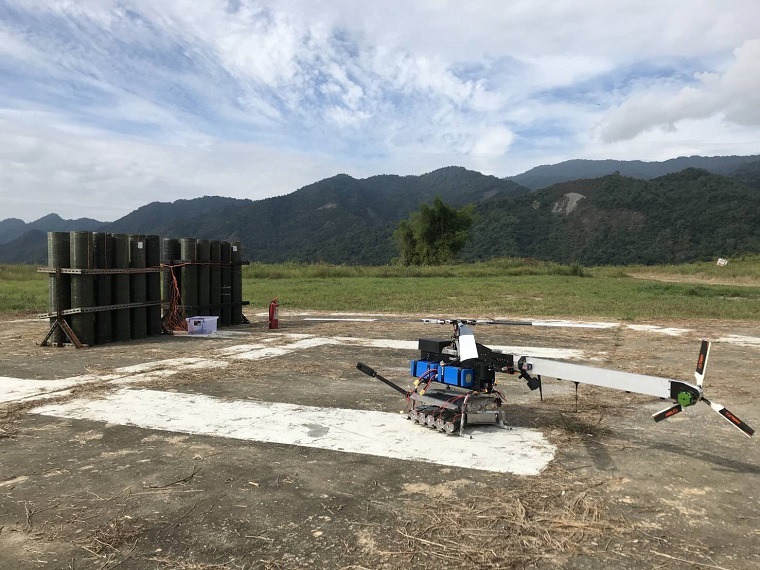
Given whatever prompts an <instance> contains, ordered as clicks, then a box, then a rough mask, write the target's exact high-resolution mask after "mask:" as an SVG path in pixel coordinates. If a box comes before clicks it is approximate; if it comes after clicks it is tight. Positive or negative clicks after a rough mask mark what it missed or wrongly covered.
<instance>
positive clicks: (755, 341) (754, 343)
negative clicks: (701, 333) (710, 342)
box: [715, 334, 760, 348]
mask: <svg viewBox="0 0 760 570" xmlns="http://www.w3.org/2000/svg"><path fill="white" fill-rule="evenodd" d="M715 342H725V343H727V344H733V345H736V346H743V347H746V348H760V338H758V337H756V336H742V335H738V334H730V335H728V336H724V337H721V338H719V339H717V340H716V341H715Z"/></svg>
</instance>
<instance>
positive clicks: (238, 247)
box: [231, 241, 243, 325]
mask: <svg viewBox="0 0 760 570" xmlns="http://www.w3.org/2000/svg"><path fill="white" fill-rule="evenodd" d="M231 245H232V247H231V249H232V255H231V256H232V324H233V325H239V324H241V323H242V322H243V266H242V265H241V262H242V261H243V246H242V244H241V243H240V242H239V241H234V242H232V244H231Z"/></svg>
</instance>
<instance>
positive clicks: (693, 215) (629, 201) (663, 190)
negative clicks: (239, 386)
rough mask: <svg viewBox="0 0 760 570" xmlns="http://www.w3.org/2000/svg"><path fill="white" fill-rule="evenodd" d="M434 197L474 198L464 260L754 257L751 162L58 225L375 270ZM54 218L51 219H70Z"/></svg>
mask: <svg viewBox="0 0 760 570" xmlns="http://www.w3.org/2000/svg"><path fill="white" fill-rule="evenodd" d="M435 196H440V197H441V198H442V199H443V201H444V202H446V203H448V204H449V205H451V206H454V207H462V206H465V205H467V204H474V205H475V212H476V220H475V224H474V226H473V228H472V232H471V234H472V240H471V241H470V243H469V244H468V245H467V246H466V248H465V250H464V252H463V257H464V259H465V260H479V259H489V258H492V257H500V256H518V257H533V258H538V259H545V260H553V261H560V262H566V263H569V262H579V263H583V264H587V265H602V264H631V263H642V264H661V263H679V262H684V261H691V260H699V259H710V258H714V257H717V256H722V257H726V256H729V257H730V256H732V255H736V254H740V253H749V252H760V161H754V162H752V161H750V162H745V163H744V164H743V165H741V167H740V168H737V171H736V173H735V175H733V176H731V177H728V176H721V175H717V174H713V173H710V172H708V171H706V170H703V169H697V168H689V169H686V170H683V171H681V172H678V173H674V174H668V175H666V176H661V177H659V178H655V179H652V180H643V179H637V178H632V177H626V176H622V175H620V174H613V175H608V176H603V177H600V178H592V179H583V180H574V181H571V182H565V183H561V184H556V185H553V186H550V187H549V188H545V189H542V190H537V191H530V190H528V189H527V188H525V187H521V186H519V185H517V184H515V183H514V182H511V181H509V180H502V179H499V178H496V177H493V176H485V175H483V174H480V173H478V172H473V171H470V170H466V169H464V168H458V167H449V168H443V169H440V170H436V171H434V172H431V173H429V174H425V175H422V176H390V175H388V176H374V177H371V178H367V179H363V180H357V179H354V178H352V177H350V176H347V175H345V174H341V175H338V176H334V177H332V178H328V179H325V180H322V181H320V182H317V183H315V184H311V185H309V186H306V187H304V188H301V189H300V190H298V191H296V192H294V193H292V194H288V195H286V196H279V197H275V198H268V199H266V200H260V201H251V200H239V199H233V198H221V197H203V198H197V199H193V200H178V201H176V202H174V203H171V204H168V203H159V202H154V203H152V204H148V205H146V206H143V207H141V208H139V209H138V210H135V211H134V212H132V213H131V214H129V215H128V216H125V217H124V218H122V219H120V220H117V221H116V222H113V223H111V224H105V225H101V226H100V227H97V228H93V227H91V225H92V224H93V223H95V224H99V223H98V222H94V221H93V220H87V221H85V222H84V223H85V225H87V226H88V227H76V228H70V227H66V228H65V229H87V230H93V229H98V230H99V231H109V232H123V233H145V234H159V235H161V236H163V237H190V236H191V237H197V238H205V239H223V240H231V241H237V240H240V241H242V242H243V245H244V248H245V252H246V253H245V255H246V257H247V258H248V259H250V260H252V261H264V262H279V261H305V262H317V261H324V262H330V263H346V264H368V265H378V264H386V263H389V262H391V260H392V259H393V258H394V257H396V256H397V249H396V244H395V243H394V241H393V239H392V233H393V230H394V229H395V228H396V226H397V225H398V223H399V221H400V220H402V219H404V218H406V217H407V216H408V215H409V214H410V212H412V211H415V210H417V209H419V207H420V204H422V203H431V202H432V201H433V199H434V198H435ZM55 218H57V216H56V217H55ZM59 220H60V218H57V219H52V220H50V221H53V222H56V223H57V224H58V225H59V226H61V225H62V223H63V222H69V221H60V222H59ZM22 223H23V222H22ZM17 225H18V224H14V222H13V221H12V220H11V221H10V223H9V224H7V227H8V228H13V227H15V226H17ZM53 229H54V228H53ZM61 229H64V228H63V227H62V228H61ZM45 231H48V230H45ZM46 253H47V248H46V236H45V233H44V231H31V232H28V233H26V234H24V235H23V236H21V237H19V238H17V239H16V240H15V241H12V242H10V243H6V244H2V245H0V262H6V263H9V262H10V263H16V262H30V263H44V261H45V259H46Z"/></svg>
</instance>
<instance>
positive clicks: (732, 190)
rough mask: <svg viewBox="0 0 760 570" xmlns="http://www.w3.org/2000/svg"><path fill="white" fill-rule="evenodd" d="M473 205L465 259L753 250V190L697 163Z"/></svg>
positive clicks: (679, 256)
mask: <svg viewBox="0 0 760 570" xmlns="http://www.w3.org/2000/svg"><path fill="white" fill-rule="evenodd" d="M477 210H478V214H479V216H480V218H479V221H478V222H477V224H476V226H475V228H474V229H473V240H472V242H471V243H470V245H469V246H468V248H467V251H466V254H465V257H466V258H467V259H488V258H490V257H494V256H520V257H535V258H539V259H551V260H554V261H561V262H580V263H583V264H588V265H601V264H605V265H608V264H633V263H642V264H661V263H680V262H684V261H691V260H697V259H709V258H711V257H717V256H723V257H726V256H731V255H735V254H738V253H745V252H757V251H760V191H759V190H758V188H757V187H752V186H750V185H748V184H747V183H746V182H745V181H744V180H740V179H734V178H728V177H724V176H718V175H715V174H711V173H709V172H707V171H705V170H701V169H696V168H690V169H686V170H684V171H682V172H679V173H676V174H668V175H667V176H662V177H660V178H656V179H654V180H637V179H634V178H628V177H624V176H620V175H611V176H605V177H602V178H597V179H592V180H577V181H573V182H567V183H564V184H557V185H555V186H552V187H550V188H546V189H544V190H539V191H537V192H533V193H531V194H528V195H522V196H515V197H512V198H506V199H503V198H496V199H492V200H488V201H486V202H482V203H480V204H478V207H477Z"/></svg>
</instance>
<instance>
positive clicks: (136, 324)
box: [129, 235, 148, 338]
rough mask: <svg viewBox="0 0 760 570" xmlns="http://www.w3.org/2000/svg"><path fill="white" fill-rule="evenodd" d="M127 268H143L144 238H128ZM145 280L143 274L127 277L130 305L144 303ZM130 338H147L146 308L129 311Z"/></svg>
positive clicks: (132, 274) (141, 236)
mask: <svg viewBox="0 0 760 570" xmlns="http://www.w3.org/2000/svg"><path fill="white" fill-rule="evenodd" d="M129 268H130V269H144V268H145V236H143V235H130V236H129ZM146 290H147V279H146V278H145V273H131V274H130V275H129V298H130V303H144V302H145V301H146V300H147V291H146ZM130 319H131V321H132V322H131V325H132V326H131V335H130V336H131V337H132V338H145V337H146V336H148V311H147V310H146V307H134V308H132V309H130Z"/></svg>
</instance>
